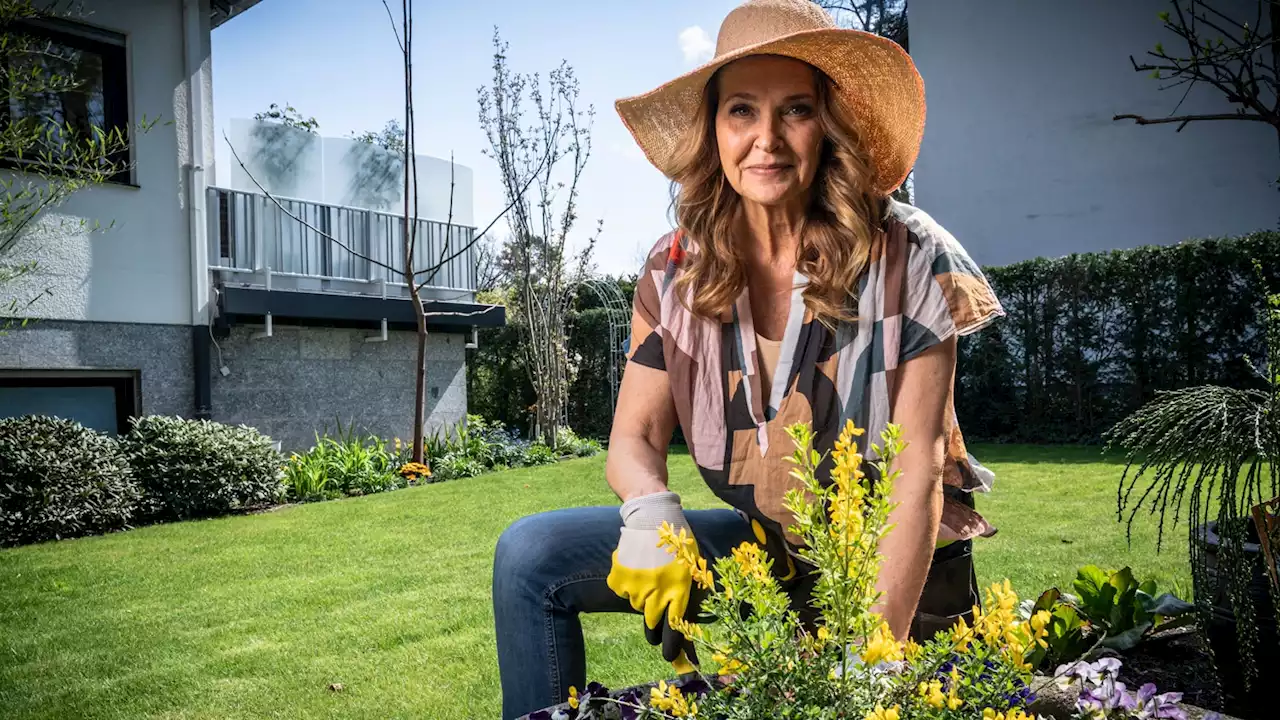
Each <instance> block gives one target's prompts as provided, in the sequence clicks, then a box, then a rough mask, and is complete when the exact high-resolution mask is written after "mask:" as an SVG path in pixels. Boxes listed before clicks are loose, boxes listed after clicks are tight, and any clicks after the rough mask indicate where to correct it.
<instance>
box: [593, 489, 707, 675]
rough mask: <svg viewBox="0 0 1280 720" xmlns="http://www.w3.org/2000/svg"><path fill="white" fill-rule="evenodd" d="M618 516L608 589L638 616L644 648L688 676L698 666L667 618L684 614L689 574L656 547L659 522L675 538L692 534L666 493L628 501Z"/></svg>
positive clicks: (676, 497)
mask: <svg viewBox="0 0 1280 720" xmlns="http://www.w3.org/2000/svg"><path fill="white" fill-rule="evenodd" d="M621 514H622V537H621V539H620V540H619V541H618V549H617V550H615V551H614V553H613V567H612V569H611V570H610V571H609V577H608V578H607V579H606V580H605V582H606V583H607V584H608V585H609V589H610V590H613V591H614V592H615V593H617V594H618V595H619V596H620V597H623V598H626V599H627V600H629V601H630V602H631V607H632V609H634V610H636V611H637V612H640V613H641V614H643V615H644V636H645V639H646V640H648V641H649V644H650V645H661V646H662V657H663V658H665V659H666V660H667V662H669V663H671V664H672V665H673V666H674V667H675V670H676V672H678V673H680V674H681V675H683V674H686V673H690V672H693V670H694V664H696V663H697V661H698V660H697V655H695V654H694V651H693V643H691V642H690V641H689V640H688V638H686V637H685V636H684V635H683V634H681V633H680V632H679V631H678V630H675V629H674V628H672V627H671V622H670V621H671V619H672V618H678V619H683V618H684V617H685V613H686V611H687V610H688V609H689V606H690V603H691V600H692V599H693V591H694V587H693V575H692V574H691V573H690V572H689V569H688V568H686V567H685V566H683V565H681V564H680V563H679V562H676V558H675V555H672V554H671V553H669V552H667V551H666V549H665V548H663V547H660V546H659V537H658V528H660V527H662V524H663V523H664V522H666V523H669V524H670V525H671V528H672V529H673V530H674V531H675V532H677V533H679V532H680V530H681V529H684V530H685V531H686V532H687V533H689V534H690V535H692V529H691V528H690V527H689V521H688V520H687V519H685V516H684V510H683V509H682V508H681V507H680V496H679V495H677V494H675V493H673V492H669V491H668V492H660V493H653V494H651V495H642V496H640V497H638V498H632V499H631V500H628V501H627V502H625V503H623V504H622V510H621ZM694 552H697V546H696V545H695V546H694ZM695 607H696V604H695Z"/></svg>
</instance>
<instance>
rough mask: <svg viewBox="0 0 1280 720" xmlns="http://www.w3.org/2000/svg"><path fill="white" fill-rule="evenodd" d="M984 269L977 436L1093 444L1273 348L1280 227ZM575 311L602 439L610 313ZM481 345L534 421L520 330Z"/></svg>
mask: <svg viewBox="0 0 1280 720" xmlns="http://www.w3.org/2000/svg"><path fill="white" fill-rule="evenodd" d="M1254 260H1257V261H1258V262H1259V263H1260V264H1261V266H1262V275H1263V279H1261V280H1260V279H1259V278H1258V276H1257V274H1256V273H1255V270H1254V267H1253V261H1254ZM984 270H985V272H986V273H987V277H988V278H989V279H990V281H991V284H992V286H993V287H994V288H995V291H996V294H997V295H998V296H999V298H1000V300H1001V302H1002V303H1003V304H1004V307H1005V310H1006V312H1007V316H1006V317H1005V318H1003V319H1002V320H1000V321H999V322H996V323H994V324H993V325H991V326H990V327H988V328H987V329H985V330H983V331H982V332H980V333H978V334H976V335H973V336H970V337H967V338H964V339H963V340H962V341H961V342H960V345H959V357H958V359H957V368H956V411H957V414H958V415H959V417H960V424H961V427H962V428H964V431H965V435H966V437H967V438H968V439H970V440H974V441H987V442H1027V443H1079V442H1084V443H1092V442H1097V441H1098V440H1099V438H1100V436H1101V434H1102V432H1103V431H1105V430H1106V429H1107V428H1108V427H1110V426H1111V425H1112V424H1113V423H1115V422H1116V421H1118V420H1119V419H1121V418H1122V417H1124V416H1126V415H1128V414H1129V413H1131V412H1133V411H1134V410H1136V409H1137V408H1138V407H1140V406H1141V405H1142V404H1143V403H1145V402H1147V401H1148V400H1150V399H1152V398H1153V397H1154V396H1155V393H1156V392H1157V391H1160V390H1171V389H1176V388H1181V387H1188V386H1192V385H1200V384H1205V383H1213V384H1220V385H1226V386H1230V387H1236V388H1247V387H1259V386H1260V378H1258V377H1257V375H1256V374H1255V372H1254V371H1253V369H1252V368H1251V367H1250V364H1249V362H1247V361H1246V360H1245V358H1246V357H1247V358H1252V360H1253V361H1254V362H1255V363H1256V362H1257V361H1258V360H1260V359H1261V356H1262V353H1263V341H1262V338H1261V336H1260V334H1259V332H1258V327H1257V322H1256V321H1257V314H1258V311H1259V309H1260V307H1261V305H1260V303H1261V301H1262V297H1263V295H1264V292H1265V289H1266V287H1269V288H1272V289H1273V290H1280V233H1277V232H1270V231H1267V232H1257V233H1252V234H1249V235H1244V236H1241V237H1236V238H1221V239H1207V240H1193V241H1187V242H1184V243H1180V244H1178V245H1169V246H1147V247H1140V248H1135V249H1131V250H1116V251H1112V252H1106V253H1090V254H1079V255H1070V256H1067V257H1062V258H1057V259H1036V260H1028V261H1025V262H1021V263H1016V264H1013V265H1008V266H1004V267H990V268H984ZM1264 283H1265V287H1264ZM630 290H631V286H630V283H627V284H626V285H625V286H624V291H625V292H626V293H627V294H629V291H630ZM571 319H572V327H573V332H572V334H571V335H570V338H569V347H570V356H571V357H573V358H575V360H576V362H577V363H578V372H577V375H576V378H575V379H574V381H573V386H572V388H571V390H570V393H569V395H570V405H569V411H568V414H569V425H570V427H572V428H573V429H574V430H576V431H578V432H579V433H580V434H582V435H583V436H586V437H595V438H600V439H603V438H606V437H608V432H609V426H610V424H611V421H612V418H611V417H610V414H609V408H610V403H609V393H610V388H609V384H608V373H607V368H608V365H607V363H608V361H609V358H608V348H607V345H608V338H609V334H608V322H607V317H606V316H605V314H604V311H603V310H601V309H600V308H598V307H595V306H593V305H592V303H591V301H590V299H589V298H579V303H578V306H577V307H576V309H575V312H574V313H573V315H572V318H571ZM473 353H474V354H473V355H472V357H471V358H470V362H469V363H468V365H467V368H468V378H467V379H468V393H469V395H468V397H469V398H470V407H471V411H472V412H475V413H478V414H482V415H484V416H485V417H489V418H493V419H497V420H501V421H502V422H504V423H505V424H506V425H508V426H509V427H515V428H521V429H523V430H527V428H528V423H529V414H528V412H527V408H528V407H529V406H530V405H532V404H533V403H534V402H535V401H536V396H535V395H534V393H533V388H532V386H531V385H530V383H529V379H528V375H527V373H526V372H525V368H524V360H523V353H522V352H521V350H520V337H519V330H518V328H516V327H514V326H507V327H504V328H496V329H492V330H487V331H482V332H481V336H480V349H479V350H478V351H473Z"/></svg>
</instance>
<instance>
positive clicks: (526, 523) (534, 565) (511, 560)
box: [493, 515, 554, 596]
mask: <svg viewBox="0 0 1280 720" xmlns="http://www.w3.org/2000/svg"><path fill="white" fill-rule="evenodd" d="M551 535H552V528H550V527H548V522H547V519H546V518H544V517H543V516H542V515H530V516H528V517H523V518H520V519H519V520H517V521H515V522H513V523H511V525H509V526H508V527H507V529H506V530H504V531H503V532H502V535H501V536H500V537H499V538H498V544H497V547H496V548H494V553H493V587H494V594H495V596H496V595H497V594H499V593H500V592H502V591H512V590H530V589H531V586H532V585H533V584H534V583H533V582H532V581H533V579H534V578H535V576H537V575H538V573H539V570H540V569H542V568H544V567H546V565H547V562H548V561H549V560H551V557H550V556H551V555H552V554H553V553H554V550H553V549H552V548H551V547H550V546H549V544H548V542H547V540H548V538H549V537H550V536H551Z"/></svg>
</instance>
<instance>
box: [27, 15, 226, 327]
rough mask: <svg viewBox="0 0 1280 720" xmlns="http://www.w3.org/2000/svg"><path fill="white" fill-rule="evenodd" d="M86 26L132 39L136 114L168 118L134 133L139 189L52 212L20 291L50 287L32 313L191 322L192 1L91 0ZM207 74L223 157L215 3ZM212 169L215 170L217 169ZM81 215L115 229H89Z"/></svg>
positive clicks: (119, 189) (95, 191) (118, 188)
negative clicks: (188, 42) (188, 67)
mask: <svg viewBox="0 0 1280 720" xmlns="http://www.w3.org/2000/svg"><path fill="white" fill-rule="evenodd" d="M83 5H84V10H85V13H84V17H85V20H86V24H91V25H95V26H98V27H101V28H104V29H108V30H112V31H115V32H119V33H123V34H125V35H126V36H127V38H128V40H127V57H128V67H129V84H128V92H129V101H130V119H131V120H132V121H133V122H138V121H139V120H141V119H142V118H143V117H144V116H145V117H147V118H148V119H151V118H158V119H159V121H160V122H159V123H158V124H156V125H155V126H154V127H153V128H152V129H151V130H150V131H149V132H147V133H143V134H140V135H138V136H137V137H136V139H135V140H134V147H133V150H134V155H133V159H134V161H135V163H136V168H135V170H134V183H135V184H136V187H129V186H123V185H108V186H102V187H96V188H90V189H86V190H83V191H81V192H80V193H78V194H76V195H74V196H72V197H71V198H70V199H69V200H68V201H67V202H66V203H64V204H63V205H62V206H61V207H59V208H58V209H57V210H56V211H54V212H50V213H47V214H46V215H45V216H44V217H43V219H42V221H41V222H40V224H39V227H37V228H36V229H35V231H34V232H33V233H32V234H31V236H30V237H29V238H28V239H27V240H25V241H24V242H23V243H22V245H21V247H20V248H19V254H18V255H17V257H19V258H33V259H36V260H38V261H39V264H40V269H39V271H38V272H37V273H35V274H34V275H32V276H29V277H27V278H24V282H23V283H22V285H21V286H18V287H16V288H14V290H15V294H16V296H17V297H27V296H28V295H29V294H35V293H38V292H39V291H41V290H44V289H46V288H47V289H49V290H50V292H51V294H50V295H49V296H46V297H43V298H42V299H41V300H39V301H38V302H37V303H36V304H35V305H34V306H32V307H31V309H30V311H29V314H31V315H34V316H38V317H41V318H47V319H58V320H89V321H103V322H121V323H146V324H173V325H191V324H192V319H193V307H192V306H193V301H192V291H191V282H192V271H191V260H192V258H191V241H190V231H189V223H188V217H187V212H186V179H185V170H184V167H183V165H184V163H186V162H189V158H190V147H189V146H190V142H189V139H190V137H191V133H190V130H189V126H188V122H189V121H190V119H189V117H188V111H187V108H188V105H189V102H188V92H187V86H186V75H185V71H184V68H185V63H184V54H185V48H184V26H183V23H184V17H183V5H184V4H183V2H182V0H130V1H129V2H120V1H119V0H86V2H84V3H83ZM199 17H200V18H201V22H202V23H203V32H201V33H198V35H199V37H200V38H202V41H201V44H202V47H200V48H199V49H198V52H199V57H202V58H203V62H204V67H205V70H206V71H205V72H204V73H203V74H202V75H203V80H204V87H203V94H204V103H203V105H204V112H203V115H204V117H203V118H202V124H203V125H204V127H205V128H206V132H205V133H203V134H202V137H203V138H204V142H205V144H206V154H205V159H206V162H208V163H211V162H212V159H213V152H212V145H211V138H212V124H213V118H212V92H211V88H210V87H209V84H208V81H209V77H210V74H209V72H208V64H209V30H208V26H209V4H208V0H201V1H200V2H199ZM206 170H207V171H208V173H209V176H212V175H211V174H212V168H211V167H208V168H206ZM81 221H84V222H86V223H89V224H90V225H92V224H100V225H101V226H103V227H104V228H105V229H104V230H101V231H99V232H92V233H90V232H86V231H84V230H83V229H81V227H80V223H81Z"/></svg>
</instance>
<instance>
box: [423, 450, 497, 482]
mask: <svg viewBox="0 0 1280 720" xmlns="http://www.w3.org/2000/svg"><path fill="white" fill-rule="evenodd" d="M487 469H488V468H486V467H485V466H484V465H482V464H480V463H479V462H478V461H477V460H475V459H473V458H469V457H467V456H466V455H455V454H452V453H450V454H447V455H445V456H444V457H442V458H440V459H439V460H436V461H435V462H433V463H432V464H431V482H441V481H443V480H458V479H461V478H469V477H475V476H476V475H479V474H481V473H483V472H484V471H485V470H487Z"/></svg>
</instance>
